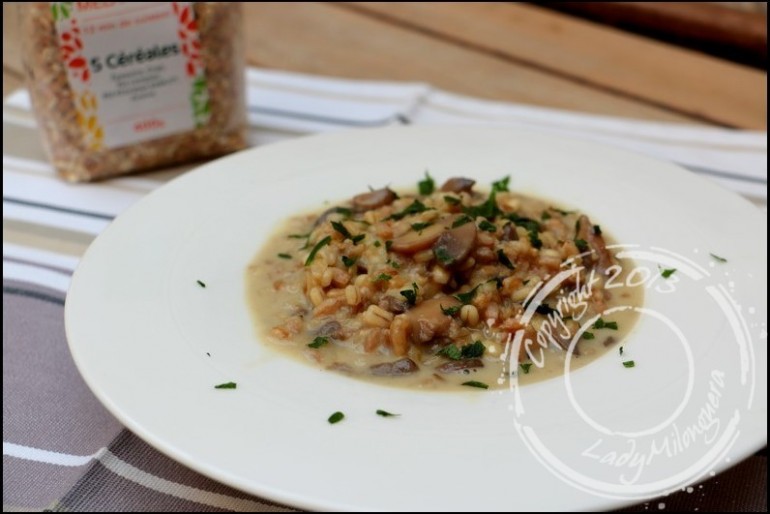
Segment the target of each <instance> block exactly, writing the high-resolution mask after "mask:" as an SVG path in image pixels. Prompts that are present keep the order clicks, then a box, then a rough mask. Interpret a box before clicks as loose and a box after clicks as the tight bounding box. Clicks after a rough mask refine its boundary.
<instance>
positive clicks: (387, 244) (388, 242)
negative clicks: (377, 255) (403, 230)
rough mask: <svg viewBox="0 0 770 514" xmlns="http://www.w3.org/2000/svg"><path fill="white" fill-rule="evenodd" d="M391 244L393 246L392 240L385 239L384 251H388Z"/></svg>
mask: <svg viewBox="0 0 770 514" xmlns="http://www.w3.org/2000/svg"><path fill="white" fill-rule="evenodd" d="M391 246H393V241H390V240H389V241H385V251H386V252H389V251H390V247H391Z"/></svg>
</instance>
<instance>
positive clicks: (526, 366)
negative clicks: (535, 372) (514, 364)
mask: <svg viewBox="0 0 770 514" xmlns="http://www.w3.org/2000/svg"><path fill="white" fill-rule="evenodd" d="M519 367H520V368H521V371H522V372H523V373H524V374H525V375H527V374H529V368H531V367H532V363H531V362H522V363H521V364H519Z"/></svg>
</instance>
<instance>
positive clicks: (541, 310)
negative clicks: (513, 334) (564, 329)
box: [535, 303, 561, 317]
mask: <svg viewBox="0 0 770 514" xmlns="http://www.w3.org/2000/svg"><path fill="white" fill-rule="evenodd" d="M535 312H536V313H538V314H542V315H543V316H550V315H551V314H554V313H556V314H557V315H559V311H557V310H556V309H554V308H553V307H551V306H550V305H548V304H547V303H541V304H539V305H538V306H537V307H535ZM559 317H561V316H559Z"/></svg>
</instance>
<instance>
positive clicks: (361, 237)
mask: <svg viewBox="0 0 770 514" xmlns="http://www.w3.org/2000/svg"><path fill="white" fill-rule="evenodd" d="M365 237H366V234H358V235H357V236H353V237H351V238H350V240H351V241H353V244H354V245H357V244H358V243H360V242H361V241H363V240H364V238H365Z"/></svg>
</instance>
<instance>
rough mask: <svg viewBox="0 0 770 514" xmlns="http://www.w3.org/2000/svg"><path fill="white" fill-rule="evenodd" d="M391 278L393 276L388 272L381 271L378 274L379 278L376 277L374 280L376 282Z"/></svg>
mask: <svg viewBox="0 0 770 514" xmlns="http://www.w3.org/2000/svg"><path fill="white" fill-rule="evenodd" d="M391 278H393V277H391V276H390V275H388V274H387V273H380V274H379V275H377V278H375V279H374V281H375V282H387V281H388V280H390V279H391Z"/></svg>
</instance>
